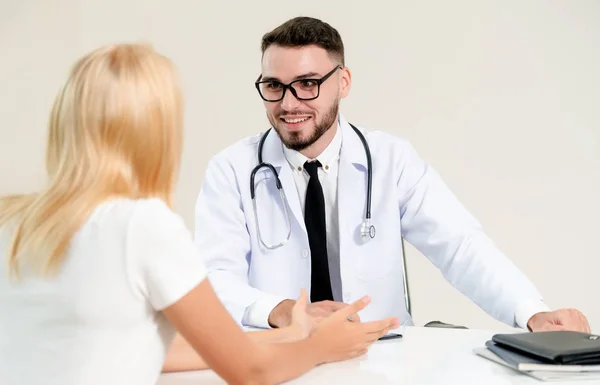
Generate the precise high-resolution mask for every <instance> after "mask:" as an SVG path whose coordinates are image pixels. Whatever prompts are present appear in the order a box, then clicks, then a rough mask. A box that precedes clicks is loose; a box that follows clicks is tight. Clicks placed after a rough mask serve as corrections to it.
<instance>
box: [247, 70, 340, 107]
mask: <svg viewBox="0 0 600 385" xmlns="http://www.w3.org/2000/svg"><path fill="white" fill-rule="evenodd" d="M338 69H342V66H340V65H337V66H336V67H335V68H334V69H332V70H331V71H329V72H328V73H327V74H326V75H325V76H323V77H322V78H320V79H309V78H306V79H298V80H294V81H293V82H291V83H289V84H283V83H281V82H279V81H277V80H262V81H261V80H260V79H262V75H260V76H259V77H258V79H256V82H254V85H255V86H256V89H257V90H258V94H259V95H260V97H261V98H262V99H263V100H264V101H266V102H278V101H280V100H282V99H283V97H284V96H285V91H286V90H287V89H288V88H289V90H290V92H291V93H292V95H294V97H295V98H296V99H298V100H314V99H316V98H318V97H319V93H320V92H321V84H323V82H325V80H327V79H329V77H330V76H331V75H333V73H334V72H335V71H336V70H338Z"/></svg>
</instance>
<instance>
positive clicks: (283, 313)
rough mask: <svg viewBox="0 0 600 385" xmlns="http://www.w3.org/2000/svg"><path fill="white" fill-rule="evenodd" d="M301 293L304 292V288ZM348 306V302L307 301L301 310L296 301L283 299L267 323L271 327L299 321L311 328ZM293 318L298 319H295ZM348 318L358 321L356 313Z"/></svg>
mask: <svg viewBox="0 0 600 385" xmlns="http://www.w3.org/2000/svg"><path fill="white" fill-rule="evenodd" d="M303 293H304V294H306V293H305V291H304V290H303ZM349 306H350V305H349V304H347V303H344V302H334V301H320V302H314V303H309V304H307V305H306V306H305V305H302V306H301V307H300V308H302V309H305V310H304V311H301V310H298V309H299V307H298V306H297V302H296V301H292V300H285V301H283V302H281V303H280V304H279V305H277V306H276V307H275V309H273V311H272V312H271V314H269V324H270V325H271V326H273V327H280V328H281V327H285V326H288V325H290V324H293V323H297V322H299V323H301V324H307V323H308V324H310V325H311V328H312V327H314V326H316V325H317V324H319V323H320V322H321V321H323V320H324V319H325V318H327V317H329V316H330V315H332V314H333V313H335V312H336V311H338V310H341V309H345V308H347V307H349ZM294 318H295V319H297V320H298V321H295V319H294ZM349 320H351V321H354V322H360V317H359V316H358V313H355V314H350V315H349Z"/></svg>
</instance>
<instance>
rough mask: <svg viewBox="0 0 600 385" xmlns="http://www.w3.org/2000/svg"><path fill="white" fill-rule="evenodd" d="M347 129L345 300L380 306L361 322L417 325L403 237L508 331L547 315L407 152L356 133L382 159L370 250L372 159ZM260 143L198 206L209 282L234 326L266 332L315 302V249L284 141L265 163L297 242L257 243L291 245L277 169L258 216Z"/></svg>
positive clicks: (210, 175)
mask: <svg viewBox="0 0 600 385" xmlns="http://www.w3.org/2000/svg"><path fill="white" fill-rule="evenodd" d="M339 127H340V132H341V136H342V145H341V151H340V159H339V165H338V170H337V173H338V178H337V205H339V207H340V210H337V217H338V219H337V223H338V235H339V242H338V247H339V260H340V273H341V274H340V275H341V282H342V300H343V301H344V302H346V303H350V302H353V301H354V300H357V299H359V298H360V297H362V296H363V295H369V296H370V297H371V298H372V301H371V303H370V304H369V306H367V307H366V308H365V309H364V310H363V311H361V314H360V317H361V319H362V320H365V321H369V320H373V319H381V318H384V317H389V316H395V317H398V318H399V319H400V321H401V323H402V324H403V325H412V324H413V321H412V317H411V316H410V314H408V312H407V310H406V306H405V304H404V290H403V286H404V285H403V277H402V275H403V274H402V269H403V264H402V258H401V255H402V242H401V239H402V238H404V239H405V240H406V241H407V242H408V243H410V244H412V245H413V246H414V247H415V248H417V249H418V250H419V251H421V253H423V255H425V256H426V257H427V258H428V259H429V260H430V261H431V262H432V263H433V264H434V265H435V266H436V267H437V268H438V269H439V270H440V272H441V273H442V274H443V276H444V277H445V278H446V279H447V280H448V282H450V283H451V284H452V285H453V286H454V287H455V288H456V289H458V290H459V291H460V292H462V293H463V294H464V295H465V296H467V297H468V298H469V299H471V301H473V302H474V303H475V304H477V305H478V306H480V307H481V308H482V309H483V310H484V311H486V312H487V313H488V314H489V315H490V316H492V317H494V318H495V319H497V320H499V321H502V322H504V323H506V324H508V325H511V326H517V327H521V328H526V327H527V324H526V323H527V320H528V319H529V317H530V316H531V315H532V314H535V313H536V312H538V311H540V309H543V310H548V307H547V306H546V305H545V304H544V303H543V300H542V296H541V295H540V293H539V292H538V290H537V289H536V287H535V285H533V284H532V283H531V282H530V281H529V280H528V279H527V277H526V276H525V275H524V274H523V273H522V272H521V271H520V270H519V269H518V268H517V266H515V264H514V263H512V261H511V260H510V259H508V258H507V257H506V256H505V255H504V254H503V253H502V252H501V251H500V250H499V249H498V248H497V246H496V245H495V244H494V242H493V241H492V240H491V239H490V238H489V237H488V236H487V235H486V234H485V232H484V230H483V228H482V226H481V224H480V223H479V222H478V221H477V220H476V219H475V218H474V217H473V216H472V215H471V214H470V213H469V212H468V210H467V209H466V208H465V207H464V206H463V205H462V204H461V202H460V201H459V200H458V199H457V197H456V196H455V195H454V194H453V193H452V192H451V191H450V190H449V189H448V187H447V185H446V184H445V183H444V181H443V180H442V178H441V177H440V175H439V174H438V173H437V172H436V171H435V170H434V169H433V168H432V167H431V166H430V165H429V164H427V162H426V161H425V160H424V159H422V158H421V157H420V156H419V155H418V153H417V151H415V149H414V147H413V146H412V145H411V144H410V143H409V142H407V141H406V140H404V139H402V138H399V137H395V136H392V135H389V134H387V133H386V132H385V131H378V130H367V129H365V128H363V127H358V126H357V128H358V129H359V130H360V131H361V132H362V133H363V134H364V135H365V137H366V140H367V142H368V143H369V146H370V149H371V155H372V158H373V159H372V160H373V169H372V170H373V196H372V208H371V213H372V224H373V225H374V226H375V227H376V236H375V238H374V239H372V240H369V241H368V242H366V243H364V242H363V241H362V239H361V237H360V225H361V223H362V221H363V219H364V214H365V199H366V188H367V183H366V181H367V161H366V156H365V152H364V148H363V146H362V143H361V140H360V139H359V137H358V136H357V135H356V133H355V132H354V130H353V129H352V128H351V127H350V125H349V124H348V122H346V121H345V120H344V119H343V118H342V117H341V116H340V119H339ZM261 136H262V135H257V136H253V137H249V138H246V139H244V140H241V141H239V142H238V143H235V144H233V145H231V146H230V147H228V148H226V149H224V150H223V151H221V152H220V153H219V154H217V155H216V156H215V157H213V158H212V159H211V160H210V162H209V165H208V168H207V170H206V173H205V178H204V182H203V184H202V188H201V191H200V193H199V195H198V200H197V205H196V237H195V239H196V244H197V247H198V249H199V250H201V251H202V256H203V258H204V260H205V263H206V265H207V268H208V271H209V276H210V280H211V283H212V284H213V286H214V287H215V290H216V292H217V294H218V296H219V297H220V299H221V301H222V302H223V303H224V305H225V307H226V308H227V309H228V311H229V312H230V314H231V315H232V316H233V317H234V319H235V320H236V321H237V322H238V323H240V324H242V325H245V326H257V327H269V325H268V322H267V321H268V314H269V312H270V311H271V310H272V309H273V308H274V307H275V306H276V305H277V304H278V303H279V302H280V301H282V300H284V299H286V298H288V299H296V298H298V295H299V294H300V290H301V289H302V288H305V289H306V290H307V291H309V292H310V282H311V281H310V257H309V251H310V247H309V243H308V236H307V232H306V227H305V225H304V214H303V210H302V207H303V204H302V201H301V198H300V197H301V196H302V195H303V194H301V193H300V194H298V190H299V188H298V186H301V185H302V183H299V182H297V179H298V177H299V175H294V171H293V170H292V169H291V167H290V162H289V161H288V159H287V158H286V154H285V153H284V151H283V145H282V143H281V140H280V138H279V137H278V135H277V134H276V133H275V132H271V133H270V134H269V136H268V137H267V138H266V140H265V143H264V148H263V161H264V162H268V163H270V164H271V165H272V166H273V168H274V169H275V170H276V171H277V172H278V174H279V179H280V181H281V185H282V187H283V191H284V193H285V195H286V197H287V200H286V202H287V203H286V205H287V206H286V208H287V211H288V213H289V215H290V224H291V237H290V239H289V241H288V242H287V243H286V244H285V245H284V246H283V247H280V248H277V249H275V250H270V249H267V248H265V247H263V245H262V243H261V242H260V241H259V237H258V226H257V221H256V218H257V217H258V221H259V222H260V230H261V234H262V237H263V239H266V242H267V243H276V242H279V241H280V240H282V239H283V238H284V237H285V236H286V234H287V225H286V222H285V219H284V210H283V206H282V203H281V200H280V198H279V191H278V190H277V188H276V184H275V181H274V176H273V174H272V172H271V171H270V170H269V169H268V168H262V169H261V170H259V171H258V172H257V173H256V178H255V188H256V207H257V212H255V211H254V205H253V201H252V199H251V196H250V186H249V182H250V174H251V172H252V170H253V169H254V167H255V166H256V164H257V162H256V160H257V150H258V144H259V141H260V139H261ZM325 177H327V176H325ZM409 277H411V275H410V272H409ZM413 279H427V277H413ZM432 295H435V293H432ZM253 306H256V311H255V309H254V307H253ZM250 309H252V310H251V311H250ZM250 315H252V316H250Z"/></svg>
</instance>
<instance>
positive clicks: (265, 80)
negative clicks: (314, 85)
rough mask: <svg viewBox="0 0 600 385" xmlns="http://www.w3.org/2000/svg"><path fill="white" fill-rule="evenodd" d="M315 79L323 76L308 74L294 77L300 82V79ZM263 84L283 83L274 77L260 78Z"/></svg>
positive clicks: (313, 73) (314, 73)
mask: <svg viewBox="0 0 600 385" xmlns="http://www.w3.org/2000/svg"><path fill="white" fill-rule="evenodd" d="M314 77H321V75H319V74H318V73H316V72H307V73H305V74H302V75H298V76H296V77H294V79H293V80H300V79H306V78H314ZM260 81H261V82H279V83H283V82H282V81H281V80H280V79H278V78H276V77H274V76H263V77H261V78H260Z"/></svg>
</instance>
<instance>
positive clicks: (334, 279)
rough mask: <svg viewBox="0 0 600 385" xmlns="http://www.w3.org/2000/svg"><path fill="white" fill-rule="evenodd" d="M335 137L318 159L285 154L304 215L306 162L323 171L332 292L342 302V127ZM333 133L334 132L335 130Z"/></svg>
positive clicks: (298, 153)
mask: <svg viewBox="0 0 600 385" xmlns="http://www.w3.org/2000/svg"><path fill="white" fill-rule="evenodd" d="M334 128H335V129H336V133H335V136H334V138H333V140H332V141H331V143H329V145H328V146H327V148H326V149H325V150H324V151H323V152H322V153H321V154H320V155H319V156H317V157H316V158H315V159H309V158H307V157H306V156H304V155H302V154H301V153H300V152H298V151H294V150H290V149H289V148H286V147H284V149H283V153H284V155H285V158H286V159H287V161H288V163H289V164H290V166H291V167H292V173H293V175H294V182H296V190H297V191H298V196H299V198H300V205H301V207H302V212H304V206H305V202H306V189H307V187H308V181H309V179H310V176H309V175H308V172H307V171H306V170H304V163H306V162H307V161H314V160H318V161H319V162H321V165H322V167H320V168H319V169H318V176H319V182H321V187H322V188H323V196H324V198H325V226H326V228H327V259H328V261H329V276H330V280H331V291H332V293H333V299H334V300H335V301H340V302H341V301H343V298H342V278H341V276H340V234H339V224H338V219H339V216H338V203H337V179H338V168H339V161H340V151H341V149H342V135H341V132H340V129H339V126H338V125H337V124H336V125H335V127H334ZM332 129H333V128H332Z"/></svg>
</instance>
